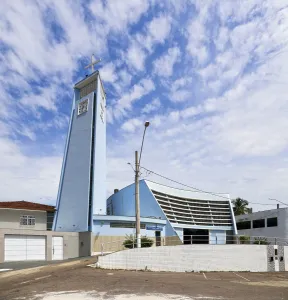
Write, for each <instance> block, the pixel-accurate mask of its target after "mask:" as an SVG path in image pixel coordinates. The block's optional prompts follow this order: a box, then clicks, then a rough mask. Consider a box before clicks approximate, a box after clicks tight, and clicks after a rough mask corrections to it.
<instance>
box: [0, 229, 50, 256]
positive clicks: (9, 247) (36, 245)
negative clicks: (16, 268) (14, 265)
mask: <svg viewBox="0 0 288 300" xmlns="http://www.w3.org/2000/svg"><path fill="white" fill-rule="evenodd" d="M4 249H5V250H4V255H5V261H20V260H45V259H46V237H45V236H38V235H5V248H4Z"/></svg>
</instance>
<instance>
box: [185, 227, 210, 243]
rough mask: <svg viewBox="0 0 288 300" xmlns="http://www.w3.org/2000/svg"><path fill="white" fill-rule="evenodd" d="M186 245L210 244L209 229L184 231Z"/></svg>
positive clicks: (187, 229) (186, 229) (188, 229)
mask: <svg viewBox="0 0 288 300" xmlns="http://www.w3.org/2000/svg"><path fill="white" fill-rule="evenodd" d="M183 243H184V244H209V230H208V229H190V228H184V229H183Z"/></svg>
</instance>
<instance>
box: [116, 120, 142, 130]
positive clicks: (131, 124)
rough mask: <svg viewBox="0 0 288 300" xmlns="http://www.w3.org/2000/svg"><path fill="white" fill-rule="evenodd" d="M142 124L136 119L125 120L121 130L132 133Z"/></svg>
mask: <svg viewBox="0 0 288 300" xmlns="http://www.w3.org/2000/svg"><path fill="white" fill-rule="evenodd" d="M141 125H143V124H142V122H141V121H140V120H138V119H130V120H127V121H126V122H125V123H124V124H123V125H122V126H121V128H122V129H123V130H124V131H127V132H131V133H132V132H134V131H135V130H136V128H137V127H140V126H141Z"/></svg>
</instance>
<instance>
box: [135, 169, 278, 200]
mask: <svg viewBox="0 0 288 300" xmlns="http://www.w3.org/2000/svg"><path fill="white" fill-rule="evenodd" d="M140 168H142V169H144V170H146V171H148V172H150V174H154V175H156V176H159V177H162V178H164V179H166V180H169V181H171V182H174V183H177V184H180V185H182V186H185V187H188V188H190V189H192V190H194V191H197V192H201V193H205V194H210V195H213V196H217V197H221V198H223V199H227V200H230V198H229V197H226V196H223V195H221V194H216V193H213V192H207V191H204V190H201V189H198V188H196V187H193V186H190V185H187V184H184V183H182V182H179V181H177V180H174V179H171V178H168V177H166V176H163V175H161V174H159V173H156V172H154V171H152V170H149V169H147V168H145V167H141V166H140ZM241 199H243V198H241ZM243 200H246V199H243ZM246 201H248V200H246ZM248 202H249V204H259V205H273V206H274V204H270V203H259V202H250V201H248Z"/></svg>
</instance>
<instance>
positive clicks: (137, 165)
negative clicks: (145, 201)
mask: <svg viewBox="0 0 288 300" xmlns="http://www.w3.org/2000/svg"><path fill="white" fill-rule="evenodd" d="M149 125H150V123H149V122H148V121H146V122H145V124H144V126H145V128H144V133H143V138H142V144H141V150H140V158H139V159H138V151H135V217H136V240H137V248H141V231H140V195H139V173H140V162H141V156H142V150H143V144H144V138H145V133H146V129H147V127H148V126H149Z"/></svg>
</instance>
